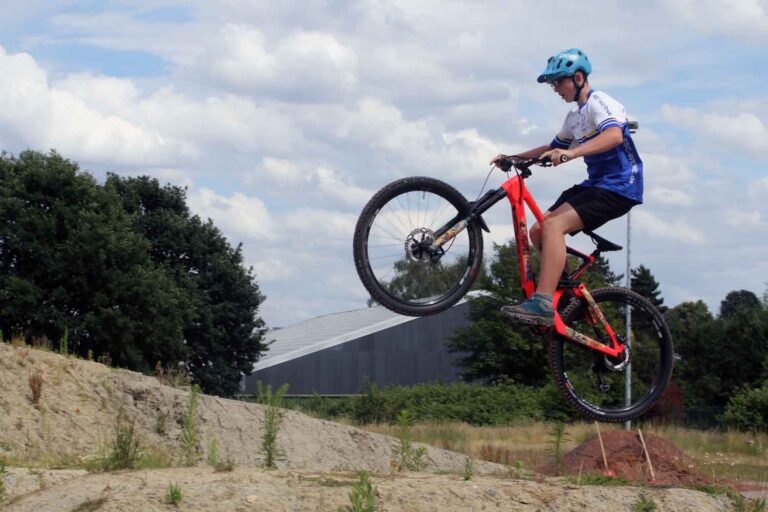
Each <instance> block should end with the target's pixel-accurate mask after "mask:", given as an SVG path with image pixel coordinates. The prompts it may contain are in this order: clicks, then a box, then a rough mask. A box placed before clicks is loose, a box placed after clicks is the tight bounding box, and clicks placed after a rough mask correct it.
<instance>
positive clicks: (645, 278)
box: [630, 265, 668, 313]
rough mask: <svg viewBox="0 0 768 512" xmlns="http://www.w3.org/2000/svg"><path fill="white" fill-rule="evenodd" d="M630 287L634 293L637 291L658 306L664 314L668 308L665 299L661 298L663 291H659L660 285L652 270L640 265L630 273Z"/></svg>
mask: <svg viewBox="0 0 768 512" xmlns="http://www.w3.org/2000/svg"><path fill="white" fill-rule="evenodd" d="M630 274H631V278H630V286H631V287H632V290H633V291H636V292H637V293H639V294H640V295H642V296H643V297H645V298H646V299H648V300H649V301H651V303H652V304H653V305H654V306H656V308H657V309H658V310H659V311H661V312H662V313H664V312H665V311H666V310H667V309H668V308H667V307H666V306H665V305H664V299H663V298H661V291H659V283H658V282H657V281H656V278H655V277H654V276H653V274H652V273H651V271H650V269H648V268H647V267H645V266H644V265H640V266H639V267H637V268H634V269H632V270H631V271H630Z"/></svg>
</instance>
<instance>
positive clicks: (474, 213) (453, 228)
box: [429, 188, 507, 251]
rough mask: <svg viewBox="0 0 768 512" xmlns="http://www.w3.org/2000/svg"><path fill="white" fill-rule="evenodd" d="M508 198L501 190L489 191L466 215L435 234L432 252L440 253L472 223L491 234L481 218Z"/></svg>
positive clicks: (454, 219)
mask: <svg viewBox="0 0 768 512" xmlns="http://www.w3.org/2000/svg"><path fill="white" fill-rule="evenodd" d="M506 196H507V192H506V191H505V190H504V189H503V188H500V189H498V190H489V191H488V192H486V193H485V195H484V196H483V197H481V198H480V199H478V200H477V201H476V202H474V203H470V204H471V206H470V208H469V211H467V212H465V213H463V214H462V213H459V214H458V215H456V216H455V217H454V218H452V219H451V220H450V221H448V222H447V223H445V224H444V225H443V226H442V227H440V229H438V230H437V231H436V232H435V239H434V241H433V242H432V244H431V245H430V246H429V250H430V251H439V250H440V248H441V247H442V246H443V245H445V244H446V243H448V242H450V241H451V240H452V239H453V238H455V237H456V235H458V234H459V233H461V232H462V231H464V230H465V229H466V228H467V226H468V225H469V223H470V222H472V221H477V222H479V223H480V227H482V228H483V230H484V231H486V232H490V231H491V230H490V229H488V226H487V225H486V223H485V221H484V220H483V218H482V217H481V215H482V214H483V213H485V212H486V211H487V210H488V209H489V208H490V207H491V206H493V205H494V204H496V203H498V202H499V201H501V200H502V199H504V198H505V197H506Z"/></svg>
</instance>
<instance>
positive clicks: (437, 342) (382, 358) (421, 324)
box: [244, 303, 469, 395]
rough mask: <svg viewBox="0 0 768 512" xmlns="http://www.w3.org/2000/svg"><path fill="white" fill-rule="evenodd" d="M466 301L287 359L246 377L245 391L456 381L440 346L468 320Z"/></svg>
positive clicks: (349, 390) (337, 390)
mask: <svg viewBox="0 0 768 512" xmlns="http://www.w3.org/2000/svg"><path fill="white" fill-rule="evenodd" d="M468 308H469V305H468V304H467V303H463V304H459V305H458V306H454V307H453V308H451V309H449V310H448V311H444V312H443V313H440V314H438V315H433V316H428V317H422V318H417V319H414V320H413V321H410V322H406V323H404V324H400V325H397V326H394V327H390V328H389V329H385V330H383V331H379V332H376V333H373V334H370V335H368V336H364V337H362V338H358V339H356V340H351V341H348V342H346V343H342V344H340V345H337V346H335V347H331V348H328V349H325V350H321V351H319V352H314V353H312V354H308V355H306V356H303V357H300V358H297V359H294V360H292V361H286V362H285V363H282V364H278V365H275V366H272V367H269V368H265V369H263V370H259V371H257V372H254V373H253V374H252V375H250V376H248V377H246V378H245V389H244V392H245V393H246V394H254V393H256V382H257V381H259V380H260V381H262V382H263V383H264V384H265V385H266V384H269V385H271V386H272V388H273V389H274V388H277V387H279V386H281V385H282V384H284V383H288V384H289V389H288V393H289V394H292V395H303V394H312V393H315V392H316V393H319V394H321V395H335V394H353V393H359V392H360V390H361V388H362V386H363V384H364V383H365V381H366V380H369V381H371V382H373V383H375V384H376V385H377V386H379V387H383V386H387V385H394V384H397V385H405V386H408V385H413V384H420V383H425V382H434V381H437V380H443V381H445V382H452V381H455V380H458V371H457V368H456V367H455V366H454V364H453V361H454V359H455V358H456V357H457V356H456V355H455V354H450V353H448V351H447V350H446V348H445V346H444V345H443V342H444V340H447V339H448V338H449V337H450V336H451V335H452V333H453V331H454V329H456V328H457V327H465V326H467V325H468V324H469V322H468V321H467V319H466V318H465V315H466V313H467V311H468Z"/></svg>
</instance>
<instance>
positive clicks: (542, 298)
mask: <svg viewBox="0 0 768 512" xmlns="http://www.w3.org/2000/svg"><path fill="white" fill-rule="evenodd" d="M533 298H535V299H536V300H537V301H539V302H540V303H543V304H546V305H547V306H549V307H550V308H551V307H552V296H551V295H549V294H546V293H538V292H536V293H534V294H533Z"/></svg>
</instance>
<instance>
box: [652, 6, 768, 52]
mask: <svg viewBox="0 0 768 512" xmlns="http://www.w3.org/2000/svg"><path fill="white" fill-rule="evenodd" d="M664 4H666V6H667V7H668V8H670V10H671V11H672V12H674V13H676V14H677V15H678V16H679V17H680V18H681V19H683V20H685V21H686V22H687V23H688V26H689V27H690V28H691V29H692V30H696V31H701V32H706V33H713V34H725V35H728V36H733V37H736V38H739V39H746V40H749V41H754V42H766V41H768V2H766V1H765V0H664Z"/></svg>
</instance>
